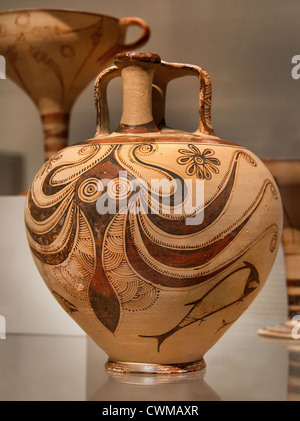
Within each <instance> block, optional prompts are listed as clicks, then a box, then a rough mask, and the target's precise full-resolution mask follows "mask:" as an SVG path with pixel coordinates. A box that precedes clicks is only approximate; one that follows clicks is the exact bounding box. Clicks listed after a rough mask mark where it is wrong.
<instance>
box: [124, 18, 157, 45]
mask: <svg viewBox="0 0 300 421" xmlns="http://www.w3.org/2000/svg"><path fill="white" fill-rule="evenodd" d="M129 26H140V27H141V28H142V34H141V36H140V38H139V39H138V40H136V41H134V42H131V43H130V44H123V43H119V47H120V49H121V50H122V51H127V50H134V49H136V48H138V47H141V46H142V45H144V44H145V43H146V42H147V41H148V39H149V37H150V28H149V26H148V25H147V23H146V22H145V21H144V20H143V19H140V18H121V19H120V28H121V34H122V35H123V36H125V34H126V31H127V28H128V27H129Z"/></svg>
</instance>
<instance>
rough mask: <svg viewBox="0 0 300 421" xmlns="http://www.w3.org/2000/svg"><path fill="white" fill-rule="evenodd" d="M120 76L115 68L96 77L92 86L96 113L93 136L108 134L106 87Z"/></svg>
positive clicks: (112, 67) (110, 68) (108, 69)
mask: <svg viewBox="0 0 300 421" xmlns="http://www.w3.org/2000/svg"><path fill="white" fill-rule="evenodd" d="M120 75H121V71H120V70H119V69H118V67H116V66H111V67H108V68H107V69H105V70H103V71H102V72H101V73H100V74H99V76H98V77H97V79H96V81H95V85H94V100H95V106H96V113H97V128H96V133H95V136H99V135H108V134H109V111H108V105H107V85H108V83H109V82H110V81H111V80H112V79H114V78H115V77H118V76H120Z"/></svg>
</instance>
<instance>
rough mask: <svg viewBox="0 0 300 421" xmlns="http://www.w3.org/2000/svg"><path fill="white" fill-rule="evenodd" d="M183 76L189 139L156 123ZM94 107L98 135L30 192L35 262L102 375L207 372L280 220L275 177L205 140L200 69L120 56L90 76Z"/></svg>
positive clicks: (263, 264) (204, 78)
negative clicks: (192, 116) (191, 127)
mask: <svg viewBox="0 0 300 421" xmlns="http://www.w3.org/2000/svg"><path fill="white" fill-rule="evenodd" d="M188 75H194V76H196V77H197V78H198V79H199V83H200V101H199V128H198V129H197V131H196V132H195V133H188V132H184V131H181V130H174V129H172V128H169V127H168V126H167V125H166V122H165V98H166V91H167V85H168V83H169V82H170V81H171V80H172V79H175V78H178V77H181V76H188ZM119 76H121V78H122V81H123V114H122V117H121V121H120V125H119V127H118V129H117V130H116V131H114V132H112V133H110V132H109V118H108V107H107V100H106V88H107V85H108V83H109V82H110V81H111V80H112V79H113V78H115V77H119ZM95 102H96V108H97V119H98V121H97V131H96V135H95V137H94V138H92V139H89V140H86V141H84V142H81V143H78V144H76V145H73V146H69V147H67V148H65V149H63V150H61V151H60V152H58V153H56V154H55V155H53V156H52V157H51V158H50V159H49V160H48V161H47V162H46V163H45V164H44V165H43V167H42V168H41V170H40V171H39V172H38V174H37V175H36V177H35V179H34V181H33V183H32V186H31V188H30V190H29V192H28V196H27V202H26V208H25V222H26V230H27V237H28V242H29V246H30V249H31V252H32V255H33V259H34V261H35V264H36V266H37V268H38V270H39V272H40V274H41V276H42V278H43V279H44V281H45V283H46V284H47V286H48V288H49V290H50V291H51V292H52V294H53V296H54V297H55V298H56V300H57V301H58V302H59V303H60V305H61V306H62V307H63V308H64V309H65V310H66V312H67V313H68V314H69V315H70V316H71V317H72V318H73V319H74V320H75V321H76V322H77V323H78V324H79V326H81V328H82V329H83V330H84V331H85V332H86V333H87V335H89V336H90V337H91V338H92V339H93V340H94V341H95V342H96V343H97V344H98V345H99V347H100V348H101V349H103V350H104V351H105V353H107V355H108V361H107V363H106V368H107V370H113V371H117V372H147V373H180V372H189V371H196V370H200V369H203V368H204V367H205V362H204V359H203V357H204V355H205V353H206V352H207V351H208V350H209V349H210V348H211V347H212V346H213V345H214V344H215V343H216V342H217V341H218V339H219V338H220V337H221V336H222V335H223V334H224V333H225V332H226V331H227V329H228V328H229V327H230V326H231V325H232V324H233V323H234V322H235V321H236V320H237V319H238V318H239V317H240V316H241V314H242V313H243V312H244V311H245V310H246V309H247V308H248V306H249V305H250V304H251V302H252V301H253V300H254V298H255V297H256V296H257V295H258V293H259V292H260V290H261V289H262V287H263V285H264V283H265V281H266V280H267V278H268V276H269V273H270V271H271V268H272V266H273V263H274V260H275V257H276V254H277V250H278V247H279V244H280V239H281V233H282V219H283V216H282V204H281V198H280V194H279V191H278V188H277V186H276V183H275V181H274V178H273V177H272V175H271V173H270V171H269V170H268V169H267V167H266V166H265V165H264V163H263V162H262V161H261V160H260V159H259V158H258V157H257V156H255V155H254V154H253V153H252V152H250V151H248V150H247V149H245V148H244V147H242V146H238V145H236V144H234V143H231V142H228V141H224V140H221V139H220V138H218V137H217V136H216V135H215V133H214V131H213V128H212V125H211V120H210V107H211V83H210V79H209V76H208V74H207V73H206V72H205V71H203V70H202V69H201V68H200V67H198V66H193V65H187V64H176V63H175V64H174V63H167V62H163V61H162V60H161V59H160V57H159V56H158V55H157V54H153V53H130V52H125V53H120V54H118V55H117V56H116V57H115V61H114V65H113V66H111V67H109V68H107V69H106V70H104V71H103V72H102V73H101V74H100V75H99V76H98V78H97V80H96V83H95Z"/></svg>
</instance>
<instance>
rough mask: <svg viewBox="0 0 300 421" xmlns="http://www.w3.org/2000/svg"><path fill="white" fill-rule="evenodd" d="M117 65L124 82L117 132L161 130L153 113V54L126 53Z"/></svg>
mask: <svg viewBox="0 0 300 421" xmlns="http://www.w3.org/2000/svg"><path fill="white" fill-rule="evenodd" d="M128 57H130V58H128ZM116 65H117V66H118V67H119V68H120V69H121V77H122V83H123V112H122V117H121V121H120V126H119V128H118V129H117V132H127V133H130V132H131V133H138V132H140V133H143V132H157V131H159V129H158V128H157V126H156V124H155V122H154V120H153V114H152V81H153V73H154V67H153V58H152V56H151V57H148V56H147V57H146V58H145V56H142V55H141V54H136V55H134V54H131V55H130V56H129V55H128V54H127V55H126V54H124V55H123V56H119V58H118V60H117V61H116Z"/></svg>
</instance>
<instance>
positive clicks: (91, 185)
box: [78, 178, 103, 203]
mask: <svg viewBox="0 0 300 421" xmlns="http://www.w3.org/2000/svg"><path fill="white" fill-rule="evenodd" d="M102 192H103V184H102V182H101V181H100V180H98V179H97V178H88V179H87V180H85V181H83V182H82V183H81V184H80V186H79V188H78V197H79V199H80V200H82V201H83V202H86V203H92V202H95V201H96V200H97V199H98V197H99V196H100V195H101V193H102Z"/></svg>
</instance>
